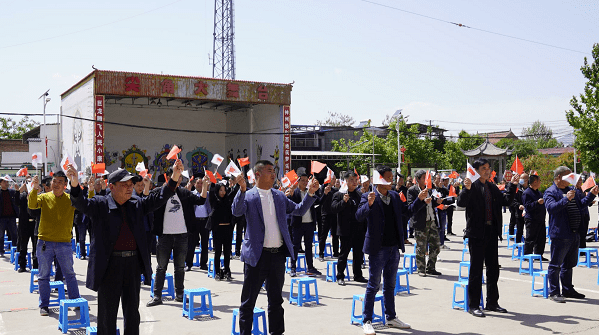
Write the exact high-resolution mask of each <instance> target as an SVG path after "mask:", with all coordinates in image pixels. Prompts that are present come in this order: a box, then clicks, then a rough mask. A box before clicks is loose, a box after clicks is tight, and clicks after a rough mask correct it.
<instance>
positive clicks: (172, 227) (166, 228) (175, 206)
mask: <svg viewBox="0 0 599 335" xmlns="http://www.w3.org/2000/svg"><path fill="white" fill-rule="evenodd" d="M162 233H163V234H183V233H187V227H186V226H185V218H184V217H183V207H182V206H181V200H180V199H179V196H177V193H175V195H173V196H172V197H170V199H168V201H167V202H166V208H165V209H164V225H163V227H162Z"/></svg>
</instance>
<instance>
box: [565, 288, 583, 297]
mask: <svg viewBox="0 0 599 335" xmlns="http://www.w3.org/2000/svg"><path fill="white" fill-rule="evenodd" d="M562 295H563V296H564V298H572V299H584V297H585V295H584V294H582V293H578V292H576V291H574V289H572V290H570V291H569V292H565V291H564V292H563V293H562Z"/></svg>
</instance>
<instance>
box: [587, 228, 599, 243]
mask: <svg viewBox="0 0 599 335" xmlns="http://www.w3.org/2000/svg"><path fill="white" fill-rule="evenodd" d="M588 232H589V233H593V235H594V236H595V237H594V238H595V242H597V241H598V240H599V236H598V234H597V227H593V228H589V231H588Z"/></svg>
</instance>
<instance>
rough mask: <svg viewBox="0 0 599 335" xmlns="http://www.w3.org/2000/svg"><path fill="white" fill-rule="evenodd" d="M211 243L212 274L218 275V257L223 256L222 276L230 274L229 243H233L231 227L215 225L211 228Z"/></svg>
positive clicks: (229, 225)
mask: <svg viewBox="0 0 599 335" xmlns="http://www.w3.org/2000/svg"><path fill="white" fill-rule="evenodd" d="M212 228H213V230H214V231H213V232H212V242H214V245H213V248H214V273H215V274H218V273H220V255H221V254H222V255H223V258H224V260H223V263H224V264H223V265H224V266H225V267H224V271H223V274H227V273H231V269H230V268H229V264H230V263H231V243H232V242H233V226H232V225H231V224H228V225H217V226H213V227H212Z"/></svg>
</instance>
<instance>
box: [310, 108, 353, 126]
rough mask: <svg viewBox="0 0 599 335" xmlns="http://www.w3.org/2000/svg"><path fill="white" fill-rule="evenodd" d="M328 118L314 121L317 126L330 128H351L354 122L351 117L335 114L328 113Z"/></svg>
mask: <svg viewBox="0 0 599 335" xmlns="http://www.w3.org/2000/svg"><path fill="white" fill-rule="evenodd" d="M328 114H329V116H328V117H327V118H326V119H325V120H316V125H317V126H331V127H342V126H348V127H351V126H352V125H353V124H354V123H356V121H355V120H354V118H353V117H351V116H349V115H345V114H341V113H337V112H331V111H329V112H328Z"/></svg>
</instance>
